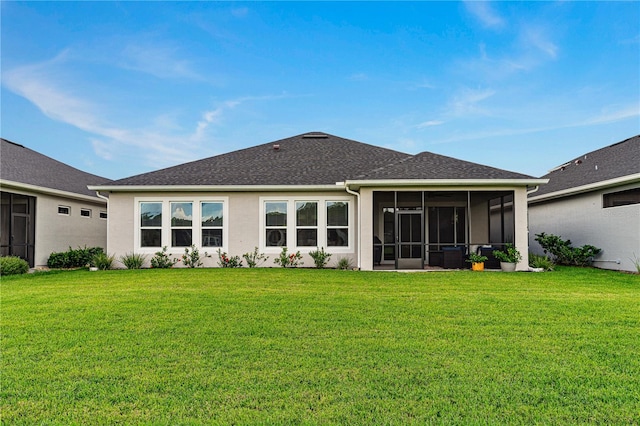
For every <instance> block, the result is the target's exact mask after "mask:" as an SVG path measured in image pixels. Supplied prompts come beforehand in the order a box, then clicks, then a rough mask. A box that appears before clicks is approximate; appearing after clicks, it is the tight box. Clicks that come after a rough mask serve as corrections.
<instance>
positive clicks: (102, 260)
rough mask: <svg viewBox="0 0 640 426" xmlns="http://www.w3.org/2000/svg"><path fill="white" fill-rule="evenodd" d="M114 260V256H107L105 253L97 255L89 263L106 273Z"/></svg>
mask: <svg viewBox="0 0 640 426" xmlns="http://www.w3.org/2000/svg"><path fill="white" fill-rule="evenodd" d="M114 259H115V256H109V255H108V254H107V253H98V254H96V255H95V256H94V257H93V259H92V261H91V263H92V264H93V265H94V266H95V267H96V268H98V269H100V270H101V271H106V270H107V269H111V267H112V266H113V261H114Z"/></svg>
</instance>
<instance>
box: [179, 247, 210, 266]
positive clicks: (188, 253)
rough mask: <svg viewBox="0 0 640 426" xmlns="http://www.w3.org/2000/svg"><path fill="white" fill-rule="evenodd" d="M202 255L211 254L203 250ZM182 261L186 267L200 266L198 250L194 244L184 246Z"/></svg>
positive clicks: (208, 255) (207, 255)
mask: <svg viewBox="0 0 640 426" xmlns="http://www.w3.org/2000/svg"><path fill="white" fill-rule="evenodd" d="M203 257H211V255H210V254H209V253H207V252H204V255H203ZM178 261H180V260H178ZM182 263H183V264H184V266H186V267H187V268H198V267H200V266H202V260H200V251H199V250H198V248H197V247H196V246H194V245H192V246H191V247H185V248H184V254H183V255H182Z"/></svg>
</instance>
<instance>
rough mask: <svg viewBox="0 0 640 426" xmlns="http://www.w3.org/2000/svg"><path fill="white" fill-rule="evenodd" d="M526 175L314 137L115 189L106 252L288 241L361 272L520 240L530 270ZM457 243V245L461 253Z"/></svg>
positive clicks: (248, 247) (108, 186) (232, 250)
mask: <svg viewBox="0 0 640 426" xmlns="http://www.w3.org/2000/svg"><path fill="white" fill-rule="evenodd" d="M544 182H545V181H544V180H543V179H536V178H533V177H531V176H526V175H523V174H519V173H514V172H509V171H505V170H499V169H495V168H492V167H487V166H482V165H479V164H474V163H469V162H466V161H461V160H456V159H453V158H449V157H444V156H441V155H436V154H432V153H428V152H425V153H422V154H418V155H409V154H404V153H401V152H397V151H393V150H390V149H385V148H380V147H376V146H372V145H367V144H364V143H360V142H356V141H353V140H348V139H343V138H340V137H337V136H332V135H329V134H325V133H308V134H303V135H298V136H294V137H291V138H287V139H283V140H279V141H276V142H271V143H267V144H263V145H258V146H255V147H252V148H248V149H243V150H239V151H235V152H231V153H228V154H223V155H218V156H215V157H211V158H206V159H203V160H199V161H194V162H191V163H187V164H183V165H179V166H175V167H170V168H167V169H163V170H158V171H154V172H150V173H145V174H141V175H138V176H133V177H129V178H125V179H121V180H117V181H114V182H109V183H105V184H103V185H94V186H91V187H90V189H92V190H99V191H101V192H104V193H107V192H108V193H109V233H108V244H107V246H108V250H109V253H110V254H114V255H116V256H120V255H123V254H125V253H132V252H135V253H142V254H147V255H148V259H149V258H150V257H151V256H152V255H153V253H154V252H157V251H159V250H160V248H161V247H163V246H168V251H169V252H170V253H171V254H172V256H177V255H179V254H181V253H183V252H184V249H185V247H188V246H191V245H192V244H193V245H195V246H196V247H198V248H199V249H200V250H201V251H207V252H208V253H209V254H212V255H213V257H212V258H207V259H206V260H205V261H206V263H205V266H215V265H216V264H217V256H216V252H217V250H218V249H219V250H221V251H222V252H226V253H228V254H229V255H242V254H243V253H247V252H250V251H253V249H254V247H258V249H259V251H260V252H263V253H266V254H267V255H269V256H270V259H269V262H268V263H267V264H266V265H264V266H274V264H273V259H274V257H277V255H278V254H279V253H280V251H281V249H282V247H284V246H286V247H287V248H288V250H289V252H296V251H300V252H301V253H302V254H303V256H304V259H303V261H304V265H305V266H312V265H313V262H312V260H311V258H310V257H309V255H308V253H309V251H312V250H315V249H316V248H317V247H323V248H325V250H327V251H329V252H330V253H332V255H333V257H332V258H331V262H330V265H332V264H334V262H335V261H337V260H338V259H340V258H342V257H347V258H349V259H350V260H351V262H352V264H353V266H354V267H360V268H361V269H363V270H372V269H374V268H376V269H377V268H387V269H407V268H425V267H430V266H434V267H442V266H445V267H464V266H465V264H464V260H463V255H464V254H465V253H466V252H468V250H476V249H477V247H478V246H480V245H489V244H491V245H494V246H497V247H500V246H502V245H503V244H504V243H506V242H513V243H515V244H516V246H517V247H518V248H519V249H520V251H521V252H522V253H523V255H524V260H523V262H522V263H521V264H520V265H519V269H526V268H527V252H528V246H527V187H528V186H535V185H539V184H541V183H544ZM456 247H457V248H456Z"/></svg>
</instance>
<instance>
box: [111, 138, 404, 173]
mask: <svg viewBox="0 0 640 426" xmlns="http://www.w3.org/2000/svg"><path fill="white" fill-rule="evenodd" d="M312 135H319V136H320V137H309V136H312ZM275 146H277V147H278V148H277V149H275V148H274V147H275ZM408 157H410V155H409V154H404V153H402V152H397V151H393V150H390V149H385V148H380V147H376V146H373V145H367V144H364V143H361V142H356V141H353V140H349V139H344V138H340V137H337V136H332V135H327V134H324V133H322V134H319V133H313V134H310V133H308V134H304V135H298V136H293V137H290V138H286V139H282V140H279V141H275V142H270V143H266V144H262V145H258V146H255V147H252V148H247V149H242V150H239V151H234V152H230V153H228V154H222V155H218V156H215V157H210V158H205V159H203V160H198V161H194V162H191V163H186V164H182V165H178V166H174V167H169V168H167V169H163V170H158V171H154V172H150V173H144V174H141V175H137V176H132V177H129V178H125V179H121V180H117V181H115V182H113V183H112V185H334V184H335V183H336V182H341V181H344V180H345V179H347V178H350V177H353V176H360V175H362V174H364V173H365V172H367V171H369V170H371V169H375V168H379V167H384V166H387V165H389V164H393V163H395V162H398V161H400V160H402V159H405V158H408ZM110 186H111V185H110Z"/></svg>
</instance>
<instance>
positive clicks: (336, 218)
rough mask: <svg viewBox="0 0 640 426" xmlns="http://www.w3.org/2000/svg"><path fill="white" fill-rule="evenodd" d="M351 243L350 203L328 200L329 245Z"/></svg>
mask: <svg viewBox="0 0 640 426" xmlns="http://www.w3.org/2000/svg"><path fill="white" fill-rule="evenodd" d="M348 245H349V203H347V202H345V201H327V247H347V246H348Z"/></svg>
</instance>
